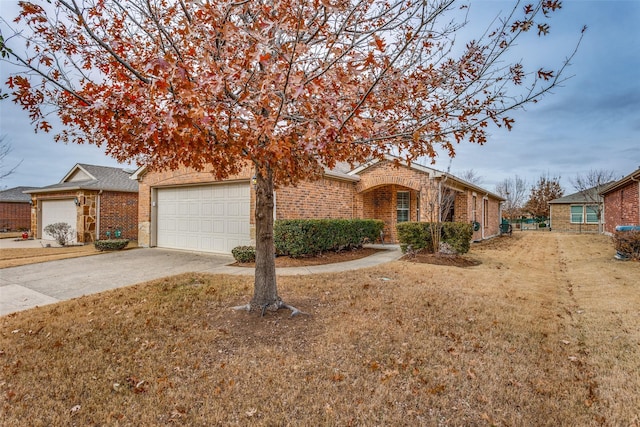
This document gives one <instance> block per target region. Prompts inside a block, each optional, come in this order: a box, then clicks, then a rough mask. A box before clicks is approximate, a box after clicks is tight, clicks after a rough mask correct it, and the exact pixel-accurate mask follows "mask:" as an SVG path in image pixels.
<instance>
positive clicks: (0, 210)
mask: <svg viewBox="0 0 640 427" xmlns="http://www.w3.org/2000/svg"><path fill="white" fill-rule="evenodd" d="M30 227H31V205H30V204H29V203H17V202H0V230H12V231H13V230H17V231H21V230H29V228H30Z"/></svg>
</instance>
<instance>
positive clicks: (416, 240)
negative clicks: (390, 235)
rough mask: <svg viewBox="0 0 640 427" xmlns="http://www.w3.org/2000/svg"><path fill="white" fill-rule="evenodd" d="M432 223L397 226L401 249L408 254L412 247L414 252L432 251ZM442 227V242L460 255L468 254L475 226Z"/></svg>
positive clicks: (460, 223)
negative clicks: (409, 247)
mask: <svg viewBox="0 0 640 427" xmlns="http://www.w3.org/2000/svg"><path fill="white" fill-rule="evenodd" d="M431 225H432V224H431V223H429V222H401V223H399V224H398V225H397V227H396V228H397V230H398V241H399V242H400V248H401V249H402V251H403V252H406V250H407V247H408V246H411V248H412V249H413V250H414V251H420V250H423V249H426V250H428V251H432V249H433V244H432V239H431ZM436 226H439V227H440V241H441V242H443V243H446V244H448V245H449V247H451V249H453V250H454V251H455V252H456V253H458V254H466V253H467V252H469V249H470V248H471V238H472V237H473V225H472V224H468V223H463V222H442V223H440V224H436Z"/></svg>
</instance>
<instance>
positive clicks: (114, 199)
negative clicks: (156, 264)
mask: <svg viewBox="0 0 640 427" xmlns="http://www.w3.org/2000/svg"><path fill="white" fill-rule="evenodd" d="M132 196H133V194H132V193H122V192H111V191H105V192H104V193H102V194H101V195H100V236H99V238H100V239H106V238H107V231H111V237H112V238H113V237H114V235H115V231H116V230H120V232H121V233H122V236H121V237H122V238H123V239H131V240H137V239H138V197H137V194H135V196H136V197H132Z"/></svg>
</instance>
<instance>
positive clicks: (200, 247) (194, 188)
mask: <svg viewBox="0 0 640 427" xmlns="http://www.w3.org/2000/svg"><path fill="white" fill-rule="evenodd" d="M396 160H397V159H395V158H393V157H391V156H389V157H388V158H386V159H385V160H382V161H377V160H376V161H371V162H369V163H367V164H363V165H361V166H359V167H356V168H355V169H351V168H350V167H349V166H348V165H343V164H340V165H338V166H336V167H335V168H334V169H333V170H326V171H325V173H324V176H323V177H322V178H321V179H319V180H316V181H310V182H308V181H303V182H300V183H299V184H298V185H297V186H288V187H280V188H278V189H276V191H275V202H276V207H275V219H296V218H372V219H380V220H382V221H384V223H385V229H384V236H383V239H384V242H385V243H389V242H396V241H397V232H396V224H397V223H398V222H402V221H429V220H430V218H432V217H433V212H432V211H433V201H434V200H437V201H438V202H439V203H441V202H443V201H448V202H449V203H441V204H440V206H442V205H447V206H446V211H443V212H438V213H437V215H439V216H440V217H441V219H442V220H444V221H446V220H449V221H450V220H453V221H462V222H469V223H474V228H475V231H474V235H473V240H482V239H486V238H489V237H493V236H496V235H498V234H500V229H499V225H500V218H501V202H502V201H504V199H502V198H501V197H500V196H498V195H495V194H493V193H490V192H488V191H486V190H484V189H482V188H480V187H478V186H476V185H474V184H471V183H468V182H465V181H463V180H461V179H458V178H456V177H454V176H453V175H451V174H448V173H445V172H441V171H438V170H435V169H432V168H429V167H426V166H421V165H418V164H412V165H410V166H406V165H403V166H399V167H396V166H395V163H397V162H396ZM252 177H253V170H252V168H251V167H250V166H249V165H247V166H246V167H245V168H244V169H243V170H242V172H240V173H239V174H237V175H235V176H230V177H228V178H227V179H226V180H223V181H216V180H215V179H214V178H213V176H212V174H211V173H208V172H197V171H195V170H193V169H190V168H186V167H185V168H181V169H178V170H175V171H152V170H148V169H147V168H146V167H142V168H140V169H138V170H137V171H136V172H135V174H134V175H133V176H132V178H133V179H136V180H138V182H139V189H140V192H139V211H138V226H139V230H138V245H140V246H151V247H154V246H158V247H166V248H174V249H185V250H195V251H203V252H225V253H228V252H230V251H231V249H233V248H234V247H236V246H239V245H245V244H251V243H252V241H253V239H254V238H255V225H254V223H255V221H254V217H253V215H252V213H253V210H254V207H255V191H254V189H253V185H252ZM438 210H440V209H438Z"/></svg>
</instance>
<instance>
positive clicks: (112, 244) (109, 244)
mask: <svg viewBox="0 0 640 427" xmlns="http://www.w3.org/2000/svg"><path fill="white" fill-rule="evenodd" d="M128 244H129V240H128V239H108V240H96V241H95V242H93V245H94V246H95V247H96V249H97V250H99V251H119V250H121V249H124V248H125V247H127V245H128Z"/></svg>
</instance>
